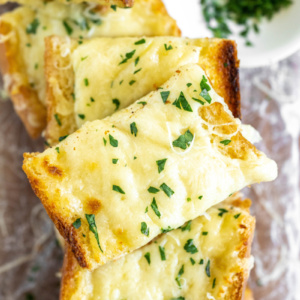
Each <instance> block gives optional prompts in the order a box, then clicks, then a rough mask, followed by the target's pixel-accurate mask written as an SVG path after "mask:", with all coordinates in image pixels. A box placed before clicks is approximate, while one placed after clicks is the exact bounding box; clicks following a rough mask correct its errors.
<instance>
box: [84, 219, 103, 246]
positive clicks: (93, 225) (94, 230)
mask: <svg viewBox="0 0 300 300" xmlns="http://www.w3.org/2000/svg"><path fill="white" fill-rule="evenodd" d="M85 217H86V219H87V221H88V223H89V229H90V231H91V232H92V233H93V234H94V236H95V238H96V240H97V244H98V246H99V249H100V250H101V252H103V250H102V248H101V246H100V242H99V236H98V231H97V225H96V221H95V215H88V214H86V215H85Z"/></svg>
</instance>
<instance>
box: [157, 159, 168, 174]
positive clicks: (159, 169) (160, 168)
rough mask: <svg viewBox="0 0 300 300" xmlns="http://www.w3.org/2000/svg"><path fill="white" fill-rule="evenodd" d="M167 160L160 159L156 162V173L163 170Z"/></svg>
mask: <svg viewBox="0 0 300 300" xmlns="http://www.w3.org/2000/svg"><path fill="white" fill-rule="evenodd" d="M166 161H167V158H164V159H160V160H157V161H156V164H157V167H158V173H160V172H162V171H163V170H164V169H165V164H166Z"/></svg>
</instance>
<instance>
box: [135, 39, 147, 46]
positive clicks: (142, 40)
mask: <svg viewBox="0 0 300 300" xmlns="http://www.w3.org/2000/svg"><path fill="white" fill-rule="evenodd" d="M145 43H146V40H145V39H141V40H138V41H136V42H135V43H134V44H135V45H141V44H145Z"/></svg>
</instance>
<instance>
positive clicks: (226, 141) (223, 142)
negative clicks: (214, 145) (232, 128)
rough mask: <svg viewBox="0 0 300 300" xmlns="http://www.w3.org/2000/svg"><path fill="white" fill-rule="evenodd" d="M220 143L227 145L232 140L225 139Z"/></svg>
mask: <svg viewBox="0 0 300 300" xmlns="http://www.w3.org/2000/svg"><path fill="white" fill-rule="evenodd" d="M220 143H221V144H223V145H224V146H227V145H228V144H230V143H231V140H223V141H221V142H220Z"/></svg>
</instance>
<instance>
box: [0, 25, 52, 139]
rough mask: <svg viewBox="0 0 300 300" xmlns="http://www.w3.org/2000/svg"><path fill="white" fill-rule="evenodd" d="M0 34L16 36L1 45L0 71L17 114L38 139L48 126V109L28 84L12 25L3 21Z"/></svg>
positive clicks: (33, 136) (32, 135) (29, 131)
mask: <svg viewBox="0 0 300 300" xmlns="http://www.w3.org/2000/svg"><path fill="white" fill-rule="evenodd" d="M0 34H1V35H3V36H7V35H14V39H7V40H5V41H4V42H2V43H0V69H1V72H2V74H3V76H4V80H5V81H6V82H5V83H6V87H7V90H8V92H9V93H10V96H11V100H12V102H13V104H14V107H15V111H16V113H17V114H18V115H19V117H20V118H21V120H22V122H23V123H24V125H25V127H26V130H27V131H28V133H29V134H30V136H31V137H32V138H37V137H38V136H39V135H40V134H41V132H42V130H43V129H44V128H45V126H46V108H45V107H44V106H43V105H42V103H41V102H40V101H39V98H38V94H37V92H36V91H35V90H34V89H33V88H32V87H31V86H30V84H29V83H28V80H27V78H26V70H25V64H24V62H23V60H22V56H21V55H19V51H20V50H19V47H18V44H19V42H18V37H17V35H16V34H15V32H14V29H13V28H12V27H11V25H10V24H8V23H6V22H4V21H3V20H1V21H0ZM20 74H22V75H20ZM20 76H22V77H20Z"/></svg>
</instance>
